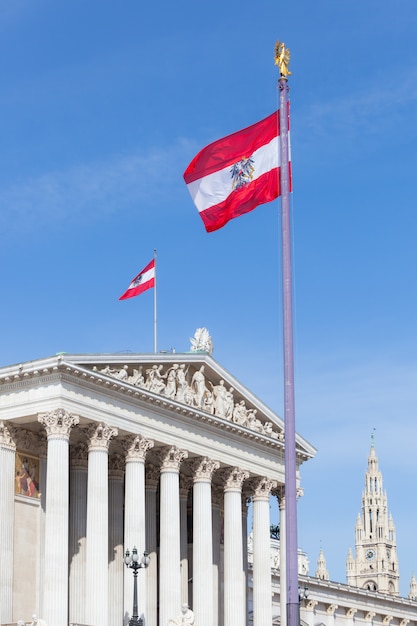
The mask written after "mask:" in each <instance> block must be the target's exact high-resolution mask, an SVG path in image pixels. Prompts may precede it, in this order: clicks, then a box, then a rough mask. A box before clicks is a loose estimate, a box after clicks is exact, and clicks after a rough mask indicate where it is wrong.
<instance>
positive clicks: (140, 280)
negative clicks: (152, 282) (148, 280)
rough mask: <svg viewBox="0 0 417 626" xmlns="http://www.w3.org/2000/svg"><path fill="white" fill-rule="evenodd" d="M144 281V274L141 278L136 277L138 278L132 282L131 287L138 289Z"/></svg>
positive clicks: (140, 275)
mask: <svg viewBox="0 0 417 626" xmlns="http://www.w3.org/2000/svg"><path fill="white" fill-rule="evenodd" d="M142 281H143V274H139V276H136V278H135V279H134V280H132V284H131V285H130V286H131V287H137V286H138V285H140V284H141V282H142Z"/></svg>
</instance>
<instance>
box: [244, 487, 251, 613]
mask: <svg viewBox="0 0 417 626" xmlns="http://www.w3.org/2000/svg"><path fill="white" fill-rule="evenodd" d="M249 505H250V495H249V494H248V493H242V555H243V576H244V594H245V616H246V624H248V623H249V598H248V509H249Z"/></svg>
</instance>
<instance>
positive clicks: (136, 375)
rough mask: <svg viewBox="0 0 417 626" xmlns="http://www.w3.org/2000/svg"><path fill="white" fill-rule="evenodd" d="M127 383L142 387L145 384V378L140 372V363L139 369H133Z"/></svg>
mask: <svg viewBox="0 0 417 626" xmlns="http://www.w3.org/2000/svg"><path fill="white" fill-rule="evenodd" d="M127 382H128V383H130V384H131V385H135V386H136V387H143V386H144V384H145V379H144V378H143V374H142V365H140V366H139V369H133V374H132V376H129V378H128V381H127Z"/></svg>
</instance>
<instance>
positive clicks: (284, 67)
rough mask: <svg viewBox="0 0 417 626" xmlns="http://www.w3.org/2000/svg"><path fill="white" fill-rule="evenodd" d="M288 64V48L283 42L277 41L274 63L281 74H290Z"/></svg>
mask: <svg viewBox="0 0 417 626" xmlns="http://www.w3.org/2000/svg"><path fill="white" fill-rule="evenodd" d="M289 64H290V50H289V48H286V47H285V43H284V42H281V41H277V43H276V45H275V65H278V67H279V73H280V74H281V76H284V77H285V76H291V72H290V70H289Z"/></svg>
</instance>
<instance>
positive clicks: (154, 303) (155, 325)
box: [153, 250, 157, 354]
mask: <svg viewBox="0 0 417 626" xmlns="http://www.w3.org/2000/svg"><path fill="white" fill-rule="evenodd" d="M153 260H154V264H155V285H154V290H153V351H154V353H155V354H156V336H157V335H156V329H157V324H156V282H157V281H156V250H154V251H153Z"/></svg>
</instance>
